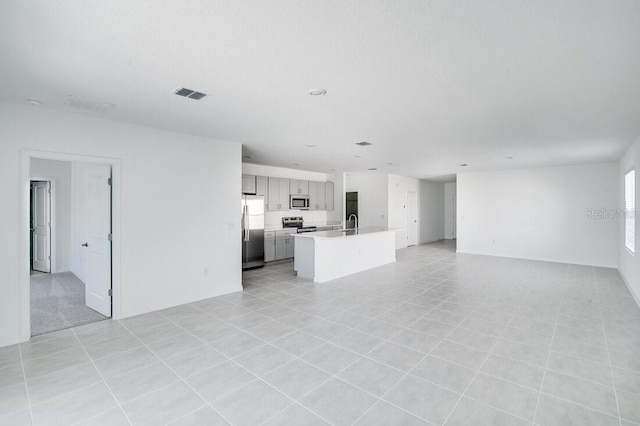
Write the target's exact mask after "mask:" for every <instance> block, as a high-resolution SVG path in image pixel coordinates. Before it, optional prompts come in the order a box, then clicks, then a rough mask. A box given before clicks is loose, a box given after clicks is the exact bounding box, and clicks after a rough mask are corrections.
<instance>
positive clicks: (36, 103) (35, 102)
mask: <svg viewBox="0 0 640 426" xmlns="http://www.w3.org/2000/svg"><path fill="white" fill-rule="evenodd" d="M27 103H28V104H29V105H33V106H40V105H42V101H39V100H38V99H33V98H29V99H27Z"/></svg>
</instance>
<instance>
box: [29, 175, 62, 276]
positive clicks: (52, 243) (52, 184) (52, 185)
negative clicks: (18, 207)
mask: <svg viewBox="0 0 640 426" xmlns="http://www.w3.org/2000/svg"><path fill="white" fill-rule="evenodd" d="M31 182H49V189H50V193H49V200H50V202H49V210H50V211H49V221H50V222H51V227H50V228H51V229H50V233H51V235H50V238H49V253H50V255H51V259H50V260H49V263H50V268H49V269H50V270H51V272H50V273H52V274H55V273H56V272H58V267H57V265H56V210H55V208H56V179H55V178H51V177H39V176H34V177H30V178H29V187H31ZM29 212H31V200H29ZM29 267H30V268H31V266H29Z"/></svg>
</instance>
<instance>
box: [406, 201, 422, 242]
mask: <svg viewBox="0 0 640 426" xmlns="http://www.w3.org/2000/svg"><path fill="white" fill-rule="evenodd" d="M409 194H412V197H413V199H414V202H413V211H411V209H410V208H409V207H410V206H409V196H410V195H409ZM406 197H407V202H406V204H405V205H406V206H407V209H406V211H405V215H406V218H405V220H406V222H407V241H406V243H407V247H413V246H417V245H418V237H419V235H420V232H419V231H418V191H407V195H406ZM410 213H413V217H414V218H415V230H414V232H413V238H414V241H415V244H411V245H409V235H410V234H411V233H410V232H409V229H410V225H409V221H410V218H409V215H410Z"/></svg>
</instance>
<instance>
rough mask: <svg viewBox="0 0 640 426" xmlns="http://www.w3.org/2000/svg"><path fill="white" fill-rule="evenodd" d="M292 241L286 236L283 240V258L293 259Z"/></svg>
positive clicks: (292, 239)
mask: <svg viewBox="0 0 640 426" xmlns="http://www.w3.org/2000/svg"><path fill="white" fill-rule="evenodd" d="M293 241H294V238H293V237H292V236H291V235H288V236H287V237H286V238H285V240H284V258H285V259H291V258H292V257H293Z"/></svg>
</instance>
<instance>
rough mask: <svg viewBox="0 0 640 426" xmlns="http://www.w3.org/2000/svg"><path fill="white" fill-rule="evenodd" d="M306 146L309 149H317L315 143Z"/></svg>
mask: <svg viewBox="0 0 640 426" xmlns="http://www.w3.org/2000/svg"><path fill="white" fill-rule="evenodd" d="M305 146H306V147H307V148H313V147H315V146H316V145H315V144H313V143H309V144H306V145H305Z"/></svg>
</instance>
